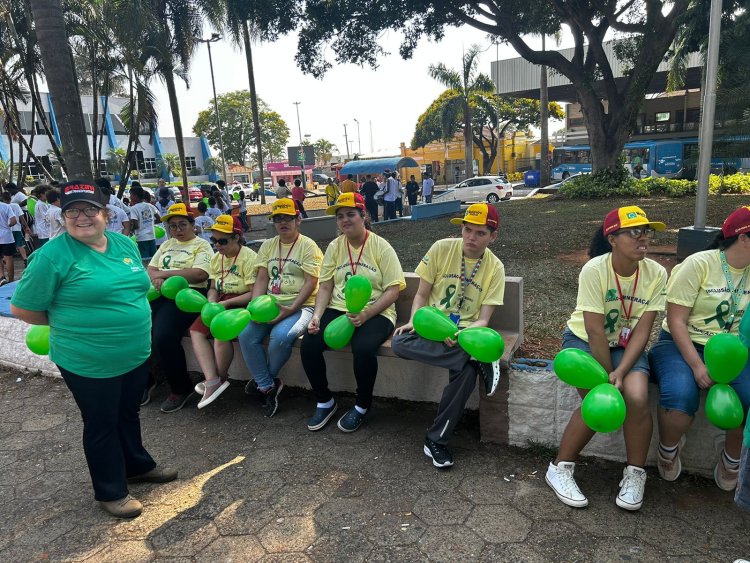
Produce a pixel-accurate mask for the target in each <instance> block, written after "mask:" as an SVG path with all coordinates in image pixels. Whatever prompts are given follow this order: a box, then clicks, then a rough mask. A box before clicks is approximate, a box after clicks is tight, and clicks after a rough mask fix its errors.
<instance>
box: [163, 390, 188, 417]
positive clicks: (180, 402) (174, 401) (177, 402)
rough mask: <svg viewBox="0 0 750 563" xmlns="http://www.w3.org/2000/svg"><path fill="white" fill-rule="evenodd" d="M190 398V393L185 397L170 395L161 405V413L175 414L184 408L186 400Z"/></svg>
mask: <svg viewBox="0 0 750 563" xmlns="http://www.w3.org/2000/svg"><path fill="white" fill-rule="evenodd" d="M192 396H193V393H192V392H191V393H188V394H187V395H176V394H174V393H172V394H171V395H169V397H167V398H166V400H165V401H164V402H163V403H162V404H161V412H177V411H178V410H180V409H181V408H182V407H184V406H185V403H187V402H188V399H189V398H190V397H192Z"/></svg>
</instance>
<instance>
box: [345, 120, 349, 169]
mask: <svg viewBox="0 0 750 563" xmlns="http://www.w3.org/2000/svg"><path fill="white" fill-rule="evenodd" d="M344 144H345V145H346V159H347V160H349V136H348V135H347V134H346V123H344Z"/></svg>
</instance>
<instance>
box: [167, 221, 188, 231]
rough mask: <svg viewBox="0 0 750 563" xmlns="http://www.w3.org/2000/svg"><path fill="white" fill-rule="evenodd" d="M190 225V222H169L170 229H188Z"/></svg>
mask: <svg viewBox="0 0 750 563" xmlns="http://www.w3.org/2000/svg"><path fill="white" fill-rule="evenodd" d="M189 226H190V223H170V224H169V230H170V231H181V230H183V229H187V228H188V227H189Z"/></svg>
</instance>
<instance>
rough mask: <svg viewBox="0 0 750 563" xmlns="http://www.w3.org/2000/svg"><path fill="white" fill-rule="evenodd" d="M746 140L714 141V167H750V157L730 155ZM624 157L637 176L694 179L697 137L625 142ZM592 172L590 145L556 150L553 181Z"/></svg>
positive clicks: (732, 169)
mask: <svg viewBox="0 0 750 563" xmlns="http://www.w3.org/2000/svg"><path fill="white" fill-rule="evenodd" d="M747 142H748V139H744V138H739V137H732V138H727V139H723V140H719V141H716V142H714V146H713V154H712V158H711V170H712V171H723V172H724V173H726V174H731V173H734V172H737V171H738V170H740V169H741V168H748V167H750V158H747V157H745V158H743V157H741V156H730V155H740V154H747V152H748V149H747ZM740 145H743V146H740ZM719 155H721V156H719ZM622 156H623V157H624V159H625V167H626V168H627V169H628V170H629V171H630V173H631V174H633V176H635V177H636V178H646V177H648V176H663V177H666V178H688V179H692V178H694V177H695V172H696V163H697V161H698V139H697V138H688V139H665V140H655V141H633V142H630V143H626V144H625V148H624V149H623V150H622ZM589 172H591V147H590V146H588V145H571V146H565V147H557V148H555V149H554V150H553V152H552V171H551V174H552V178H553V179H554V180H564V179H565V178H569V177H570V176H573V175H575V174H586V173H589Z"/></svg>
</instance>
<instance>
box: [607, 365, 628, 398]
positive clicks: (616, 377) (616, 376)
mask: <svg viewBox="0 0 750 563" xmlns="http://www.w3.org/2000/svg"><path fill="white" fill-rule="evenodd" d="M624 377H625V376H624V375H623V374H622V373H620V372H619V371H617V370H613V371H611V372H610V374H609V382H610V383H611V384H612V385H614V386H615V387H617V390H618V391H619V392H620V393H622V380H623V378H624Z"/></svg>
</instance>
